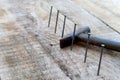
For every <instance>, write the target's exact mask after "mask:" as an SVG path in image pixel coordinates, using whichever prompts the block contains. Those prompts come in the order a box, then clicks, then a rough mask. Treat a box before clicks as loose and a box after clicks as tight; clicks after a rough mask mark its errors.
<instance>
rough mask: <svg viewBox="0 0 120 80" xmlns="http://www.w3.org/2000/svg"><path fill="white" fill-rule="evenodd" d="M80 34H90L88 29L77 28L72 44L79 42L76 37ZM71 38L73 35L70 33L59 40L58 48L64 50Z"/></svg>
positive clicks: (69, 43)
mask: <svg viewBox="0 0 120 80" xmlns="http://www.w3.org/2000/svg"><path fill="white" fill-rule="evenodd" d="M82 33H90V28H89V27H84V28H79V29H78V30H77V31H76V32H75V40H74V42H73V43H77V42H79V39H78V36H79V35H80V34H82ZM72 37H73V33H70V34H68V35H66V36H64V37H63V38H62V39H60V48H65V47H68V46H70V45H71V43H72Z"/></svg>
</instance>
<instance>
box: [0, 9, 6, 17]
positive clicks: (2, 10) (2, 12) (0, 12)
mask: <svg viewBox="0 0 120 80" xmlns="http://www.w3.org/2000/svg"><path fill="white" fill-rule="evenodd" d="M5 14H6V11H5V10H4V9H2V8H0V18H1V17H3V16H4V15H5Z"/></svg>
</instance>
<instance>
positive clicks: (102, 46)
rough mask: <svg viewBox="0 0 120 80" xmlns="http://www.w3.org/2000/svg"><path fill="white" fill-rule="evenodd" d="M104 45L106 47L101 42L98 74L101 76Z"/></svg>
mask: <svg viewBox="0 0 120 80" xmlns="http://www.w3.org/2000/svg"><path fill="white" fill-rule="evenodd" d="M104 47H105V45H104V44H101V54H100V59H99V66H98V71H97V76H99V73H100V68H101V61H102V55H103V49H104Z"/></svg>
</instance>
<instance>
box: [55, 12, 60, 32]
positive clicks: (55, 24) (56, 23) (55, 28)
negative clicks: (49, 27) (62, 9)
mask: <svg viewBox="0 0 120 80" xmlns="http://www.w3.org/2000/svg"><path fill="white" fill-rule="evenodd" d="M58 18H59V10H57V17H56V23H55V33H56V31H57V25H58Z"/></svg>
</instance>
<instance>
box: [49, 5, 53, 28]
mask: <svg viewBox="0 0 120 80" xmlns="http://www.w3.org/2000/svg"><path fill="white" fill-rule="evenodd" d="M52 9H53V6H51V9H50V15H49V21H48V27H50V22H51V16H52Z"/></svg>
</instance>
